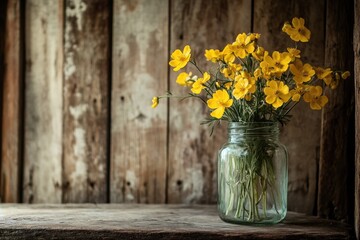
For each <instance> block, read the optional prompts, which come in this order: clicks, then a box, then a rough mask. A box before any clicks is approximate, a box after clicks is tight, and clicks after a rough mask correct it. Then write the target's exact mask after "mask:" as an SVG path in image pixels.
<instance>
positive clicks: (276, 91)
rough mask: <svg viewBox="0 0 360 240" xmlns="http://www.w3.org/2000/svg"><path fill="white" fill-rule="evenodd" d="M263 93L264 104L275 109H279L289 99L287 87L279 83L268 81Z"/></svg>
mask: <svg viewBox="0 0 360 240" xmlns="http://www.w3.org/2000/svg"><path fill="white" fill-rule="evenodd" d="M264 93H265V95H266V98H265V101H266V103H268V104H271V105H272V106H273V107H274V108H275V109H277V108H279V107H281V106H282V105H283V104H284V103H286V102H287V101H289V99H290V94H289V87H288V86H287V85H285V84H284V83H283V82H281V81H275V80H271V81H268V82H267V86H266V87H265V88H264Z"/></svg>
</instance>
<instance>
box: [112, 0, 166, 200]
mask: <svg viewBox="0 0 360 240" xmlns="http://www.w3.org/2000/svg"><path fill="white" fill-rule="evenodd" d="M168 7H169V5H168V1H148V0H139V1H127V0H118V1H114V13H113V15H114V23H113V39H114V41H113V77H112V82H113V89H112V110H111V116H112V118H111V123H112V124H111V175H110V187H111V202H141V203H164V202H165V192H166V165H167V162H166V147H167V144H166V131H167V122H166V111H167V105H166V100H165V99H163V100H162V101H161V104H160V105H159V106H158V107H157V108H156V109H151V98H152V96H155V95H158V94H159V93H161V92H165V91H166V90H167V68H166V66H167V58H168V21H169V15H168ZM134 184H135V185H134Z"/></svg>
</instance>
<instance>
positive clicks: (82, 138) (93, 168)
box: [63, 0, 112, 202]
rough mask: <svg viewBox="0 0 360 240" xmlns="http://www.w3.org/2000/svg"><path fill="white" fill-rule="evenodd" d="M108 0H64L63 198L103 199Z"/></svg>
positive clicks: (105, 154) (108, 35) (108, 62)
mask: <svg viewBox="0 0 360 240" xmlns="http://www.w3.org/2000/svg"><path fill="white" fill-rule="evenodd" d="M111 7H112V6H111V5H110V0H106V1H104V0H96V1H94V0H67V1H66V2H65V33H64V36H65V45H64V59H65V64H64V112H63V114H64V123H65V124H64V130H63V131H64V136H63V138H64V148H63V151H64V153H63V202H106V201H107V191H106V190H107V187H106V184H107V182H106V174H107V164H106V159H107V144H108V141H107V136H108V114H109V112H108V105H109V101H108V95H109V94H108V93H109V74H110V72H109V69H110V68H109V65H110V58H109V56H110V41H109V40H110V20H111V19H110V17H111V16H110V10H111Z"/></svg>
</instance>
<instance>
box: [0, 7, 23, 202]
mask: <svg viewBox="0 0 360 240" xmlns="http://www.w3.org/2000/svg"><path fill="white" fill-rule="evenodd" d="M20 19H21V17H20V1H19V0H8V5H7V14H6V39H5V57H4V58H5V61H4V63H5V64H4V78H3V85H2V91H3V99H2V100H3V101H2V103H3V105H2V139H1V174H0V182H1V184H0V198H1V201H2V202H18V201H20V199H19V191H21V189H20V188H19V174H20V173H21V172H20V169H19V168H20V161H21V160H20V152H21V149H20V124H21V118H20V111H21V110H22V109H21V101H20V94H21V88H22V87H23V86H22V84H21V76H22V73H21V66H20V65H21V58H20Z"/></svg>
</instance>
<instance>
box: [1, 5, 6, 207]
mask: <svg viewBox="0 0 360 240" xmlns="http://www.w3.org/2000/svg"><path fill="white" fill-rule="evenodd" d="M6 18H7V1H1V2H0V31H1V32H4V33H6V22H7V21H6V20H7V19H6ZM5 38H6V34H3V35H0V123H1V122H2V106H3V104H2V103H3V94H4V91H3V86H4V82H5V81H4V78H5V74H4V69H5V63H4V62H5V51H6V49H5V41H6V39H5ZM2 137H3V136H2V128H0V146H1V145H2ZM1 165H2V160H1V155H0V203H1V202H2V198H4V197H3V195H4V194H5V185H4V184H5V181H6V180H5V175H4V174H1V173H2V170H1ZM5 167H6V166H5Z"/></svg>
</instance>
